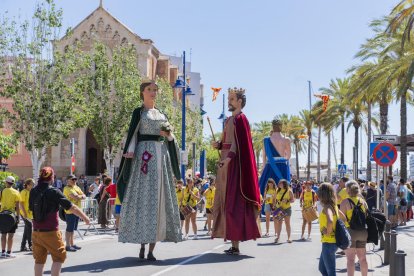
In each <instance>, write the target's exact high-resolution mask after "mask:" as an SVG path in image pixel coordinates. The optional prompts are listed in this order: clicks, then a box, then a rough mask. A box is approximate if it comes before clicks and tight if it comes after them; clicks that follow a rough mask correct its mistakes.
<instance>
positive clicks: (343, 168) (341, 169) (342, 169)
mask: <svg viewBox="0 0 414 276" xmlns="http://www.w3.org/2000/svg"><path fill="white" fill-rule="evenodd" d="M346 171H347V167H346V165H345V164H339V165H338V173H346Z"/></svg>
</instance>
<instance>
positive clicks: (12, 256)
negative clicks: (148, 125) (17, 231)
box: [4, 253, 16, 259]
mask: <svg viewBox="0 0 414 276" xmlns="http://www.w3.org/2000/svg"><path fill="white" fill-rule="evenodd" d="M4 258H6V259H14V258H16V255H13V254H12V253H5V257H4Z"/></svg>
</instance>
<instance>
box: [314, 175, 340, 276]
mask: <svg viewBox="0 0 414 276" xmlns="http://www.w3.org/2000/svg"><path fill="white" fill-rule="evenodd" d="M317 193H318V198H319V202H320V203H321V205H322V212H321V213H320V214H319V227H320V231H321V242H322V252H321V256H320V258H319V271H320V272H321V274H322V275H323V276H334V275H336V257H335V252H336V250H337V249H338V247H337V245H336V238H335V231H336V221H337V220H338V207H337V205H336V204H337V203H336V196H335V190H334V187H333V186H332V185H331V184H330V183H322V184H321V185H320V186H319V189H318V192H317Z"/></svg>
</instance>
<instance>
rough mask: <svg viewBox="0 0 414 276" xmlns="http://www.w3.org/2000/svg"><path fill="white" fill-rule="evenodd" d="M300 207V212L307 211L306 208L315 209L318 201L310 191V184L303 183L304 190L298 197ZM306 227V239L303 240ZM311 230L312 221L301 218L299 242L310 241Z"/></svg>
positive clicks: (309, 182) (307, 182) (308, 182)
mask: <svg viewBox="0 0 414 276" xmlns="http://www.w3.org/2000/svg"><path fill="white" fill-rule="evenodd" d="M299 198H300V206H301V207H302V210H305V209H308V208H314V209H316V202H317V200H318V198H317V196H316V193H315V192H314V191H313V190H312V182H311V181H306V182H305V189H304V190H303V192H302V193H301V195H300V197H299ZM306 225H307V226H308V238H307V239H305V228H306ZM311 230H312V221H306V219H305V217H303V221H302V236H301V240H303V241H305V240H308V241H310V240H311Z"/></svg>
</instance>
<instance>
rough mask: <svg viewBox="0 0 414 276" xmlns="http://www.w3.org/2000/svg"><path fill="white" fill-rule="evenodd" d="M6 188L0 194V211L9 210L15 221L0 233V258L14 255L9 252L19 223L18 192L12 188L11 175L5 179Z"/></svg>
mask: <svg viewBox="0 0 414 276" xmlns="http://www.w3.org/2000/svg"><path fill="white" fill-rule="evenodd" d="M5 182H6V188H5V189H4V190H3V191H2V192H1V194H0V204H1V208H0V212H3V211H9V212H11V213H12V215H13V216H15V217H16V223H15V224H14V226H13V227H12V228H11V229H10V230H9V231H7V232H2V233H1V255H0V257H1V258H14V257H15V256H14V255H12V254H11V250H12V247H13V236H14V233H16V229H17V226H18V224H19V214H20V208H19V202H20V194H19V192H18V191H17V190H15V189H14V188H13V185H14V183H15V179H14V177H13V176H8V177H7V178H6V180H5ZM6 241H7V252H6Z"/></svg>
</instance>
